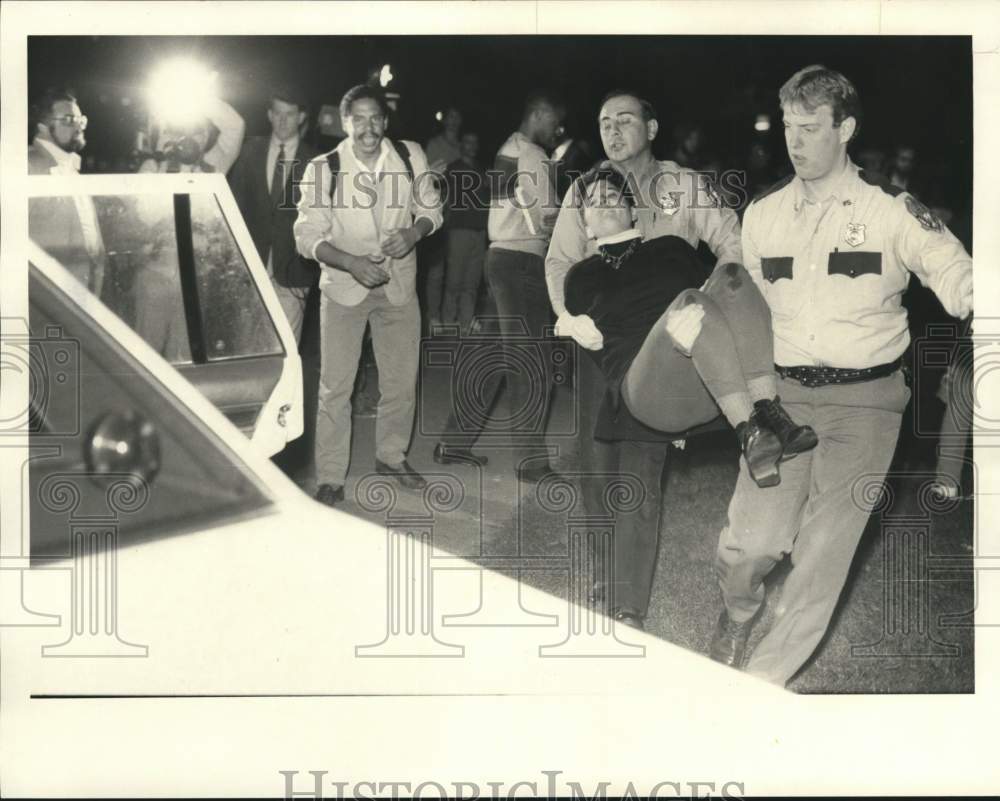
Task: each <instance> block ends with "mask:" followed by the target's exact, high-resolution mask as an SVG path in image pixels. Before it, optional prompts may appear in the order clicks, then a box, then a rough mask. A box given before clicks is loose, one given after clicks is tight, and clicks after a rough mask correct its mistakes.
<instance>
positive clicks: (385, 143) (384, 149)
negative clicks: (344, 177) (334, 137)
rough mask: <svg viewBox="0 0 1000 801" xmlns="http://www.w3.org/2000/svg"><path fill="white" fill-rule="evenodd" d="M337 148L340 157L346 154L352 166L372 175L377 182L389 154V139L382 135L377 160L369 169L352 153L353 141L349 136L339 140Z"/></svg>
mask: <svg viewBox="0 0 1000 801" xmlns="http://www.w3.org/2000/svg"><path fill="white" fill-rule="evenodd" d="M337 149H338V150H339V151H340V156H341V158H343V157H344V156H345V155H346V156H347V158H349V159H350V160H351V161H352V162H354V167H355V169H356V170H357V171H358V172H363V173H368V174H369V175H371V176H372V178H374V179H375V181H376V183H377V182H378V179H379V176H380V175H381V174H382V169H383V168H384V167H385V160H386V157H387V156H388V155H389V149H390V148H389V140H388V139H386V138H385V137H383V138H382V144H381V146H380V147H379V156H378V161H376V162H375V167H374V169H371V170H370V169H368V167H366V166H365V165H364V164H362V163H361V160H360V159H359V158H358V157H357V156H355V155H354V143H353V142H352V141H351V138H350V137H348V138H347V139H345V140H344V141H343V142H341V143H340V144H339V145H338V146H337Z"/></svg>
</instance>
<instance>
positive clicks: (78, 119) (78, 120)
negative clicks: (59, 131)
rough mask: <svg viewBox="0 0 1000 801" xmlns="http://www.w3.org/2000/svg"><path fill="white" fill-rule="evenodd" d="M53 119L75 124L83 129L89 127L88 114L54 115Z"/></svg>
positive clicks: (64, 123) (65, 123)
mask: <svg viewBox="0 0 1000 801" xmlns="http://www.w3.org/2000/svg"><path fill="white" fill-rule="evenodd" d="M52 121H53V122H59V123H62V124H63V125H66V126H70V125H74V126H76V127H77V128H79V129H80V130H81V131H83V130H86V128H87V115H86V114H81V115H79V116H77V115H76V114H63V115H62V116H61V117H53V118H52Z"/></svg>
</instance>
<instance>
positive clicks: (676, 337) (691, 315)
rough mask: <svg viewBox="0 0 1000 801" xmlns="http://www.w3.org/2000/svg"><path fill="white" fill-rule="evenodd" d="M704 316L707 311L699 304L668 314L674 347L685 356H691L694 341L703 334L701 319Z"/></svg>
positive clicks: (669, 329)
mask: <svg viewBox="0 0 1000 801" xmlns="http://www.w3.org/2000/svg"><path fill="white" fill-rule="evenodd" d="M704 316H705V310H704V309H703V308H702V307H701V306H700V305H699V304H697V303H692V304H691V305H689V306H685V307H684V308H682V309H677V310H675V311H668V312H667V333H668V334H670V338H671V339H672V340H673V341H674V347H676V348H677V350H679V351H680V352H681V353H683V354H684V355H685V356H690V355H691V348H693V347H694V341H695V340H696V339H697V338H698V334H700V333H701V318H702V317H704Z"/></svg>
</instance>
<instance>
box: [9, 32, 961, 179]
mask: <svg viewBox="0 0 1000 801" xmlns="http://www.w3.org/2000/svg"><path fill="white" fill-rule="evenodd" d="M176 54H187V55H194V56H197V57H198V58H199V59H200V60H202V61H203V62H205V63H206V64H207V65H210V66H212V67H213V68H215V69H217V70H219V72H220V75H221V79H222V95H223V96H224V97H225V98H226V99H227V100H229V101H230V102H231V103H232V104H233V105H234V106H236V108H237V109H238V110H240V111H241V113H243V114H244V117H245V118H246V119H247V121H248V131H249V132H250V133H263V132H265V128H266V120H265V118H264V107H265V105H264V104H265V103H266V97H267V87H268V85H269V84H270V83H271V82H272V81H274V80H275V79H278V80H286V81H287V80H297V81H298V82H299V83H300V85H302V86H303V87H304V88H305V89H306V91H307V93H308V96H309V97H310V100H311V102H312V103H313V104H315V105H318V104H319V103H324V102H325V103H336V102H337V101H338V100H339V98H340V96H341V94H342V93H343V92H344V90H346V89H347V88H348V87H350V86H351V85H353V84H355V83H360V82H362V81H363V80H364V79H365V78H366V75H367V72H368V70H369V69H370V68H372V67H376V66H378V65H381V64H383V63H386V62H388V63H389V64H391V65H392V71H393V73H394V75H395V76H396V78H395V80H394V81H393V83H392V85H391V87H390V88H392V89H394V90H395V91H398V92H400V93H401V95H402V101H401V108H400V114H399V117H398V119H397V120H395V121H394V125H393V129H392V132H393V133H395V135H396V136H405V137H406V138H412V139H416V140H417V141H420V142H424V141H426V139H427V138H428V137H429V136H430V135H431V134H432V133H433V132H434V119H433V115H434V112H435V111H436V110H438V109H440V108H442V107H443V106H444V105H446V104H447V103H449V102H453V103H455V104H457V105H458V106H459V107H461V108H462V109H463V111H464V112H465V117H466V120H467V125H466V127H467V128H474V129H478V130H479V132H480V134H481V136H482V138H483V143H484V155H485V156H486V158H487V159H489V158H490V156H491V153H492V151H493V150H495V148H496V146H498V145H499V143H500V142H501V141H502V140H503V139H504V138H505V137H506V136H507V135H508V134H509V133H510V132H511V131H512V130H513V129H514V128H515V127H516V126H517V124H518V121H519V115H520V106H521V102H522V100H523V97H524V95H525V94H526V92H527V91H529V90H530V89H532V88H534V87H536V86H548V87H553V88H555V89H557V90H560V91H561V92H562V93H563V94H564V95H565V97H566V98H567V100H568V105H569V108H570V125H571V128H572V129H573V130H574V131H575V133H577V135H579V136H583V137H585V138H589V139H592V140H593V141H594V142H595V143H598V137H597V133H596V122H595V119H596V114H597V107H598V104H599V101H600V98H601V97H602V96H603V95H604V93H605V92H606V91H608V90H609V89H611V88H615V87H618V86H622V85H625V86H634V87H636V88H638V89H639V90H640V91H643V92H646V93H647V95H648V96H649V97H650V99H652V100H653V102H654V103H655V104H656V105H657V107H658V109H659V111H660V118H661V120H660V121H661V133H660V137H659V139H658V141H657V147H656V150H657V152H658V154H660V155H665V153H666V152H667V151H668V149H669V147H670V143H671V134H670V131H671V128H672V126H673V124H674V123H677V122H680V121H684V120H693V121H697V122H699V123H701V124H702V125H703V126H704V127H705V129H706V131H707V133H708V139H709V143H710V148H711V150H712V151H714V152H715V153H717V154H718V155H719V156H721V157H722V159H723V161H724V162H726V165H727V166H729V165H730V164H731V165H733V166H739V165H740V164H741V163H742V161H743V159H744V157H745V153H746V149H747V147H748V146H749V143H750V141H751V138H752V135H753V132H752V126H753V120H754V115H755V114H757V113H760V112H771V113H774V112H776V111H777V100H776V96H777V89H778V87H779V86H780V85H781V84H782V83H783V82H784V81H785V80H786V79H787V78H788V77H789V76H790V75H791V74H792V73H793V72H794V71H795V70H797V69H799V68H800V67H803V66H805V65H807V64H813V63H823V64H826V65H827V66H829V67H832V68H835V69H838V70H840V71H842V72H844V73H845V74H846V75H847V76H848V77H850V78H851V79H852V80H853V81H854V82H855V85H856V86H857V87H858V91H859V93H860V95H861V99H862V104H863V106H864V113H865V118H864V125H863V130H862V134H861V137H860V138H859V140H858V144H857V146H858V147H863V146H875V147H880V148H882V149H886V150H887V149H890V148H891V147H892V146H893V145H896V144H901V143H903V142H904V141H906V142H910V143H913V144H915V145H916V146H917V147H918V149H919V151H920V154H921V158H922V159H923V160H924V161H925V162H926V163H937V164H939V165H946V168H947V170H946V171H947V174H948V181H949V183H950V184H951V186H950V187H949V189H950V192H949V194H951V193H956V194H960V195H970V194H971V171H972V167H971V159H972V144H971V140H972V47H971V38H970V37H927V36H919V37H863V36H850V37H764V36H657V37H652V36H650V37H621V36H619V37H600V36H510V37H501V36H488V37H484V36H461V37H443V36H432V37H427V36H378V37H376V36H372V37H358V36H352V37H337V36H327V37H306V36H297V37H270V36H245V37H233V36H218V37H198V38H193V37H150V36H144V37H138V36H134V37H32V38H31V39H30V40H29V47H28V77H29V88H30V90H31V92H32V93H34V92H37V91H38V90H39V89H40V88H42V87H43V86H45V85H47V84H50V83H68V84H69V85H71V86H73V87H75V88H76V90H77V93H78V95H79V97H80V100H81V104H82V106H83V109H84V112H85V113H87V114H88V115H89V116H90V118H91V127H90V130H88V139H90V141H91V145H90V147H91V148H94V151H93V152H95V153H102V154H103V153H108V151H109V150H111V151H114V150H120V149H121V148H122V147H126V146H127V145H126V144H125V143H127V142H130V141H131V134H132V131H131V130H128V129H129V128H130V127H131V128H132V130H134V126H135V123H134V121H132V120H130V117H134V115H135V114H136V113H137V112H140V111H141V107H139V106H136V105H133V106H132V107H131V108H128V109H126V108H123V107H122V106H121V105H120V97H121V95H122V94H131V95H132V96H134V97H137V98H139V99H140V100H141V97H142V95H141V90H142V87H143V85H144V83H145V81H146V79H147V77H148V74H149V72H150V70H151V69H152V68H154V67H155V65H156V64H157V63H158V62H160V61H161V60H163V59H164V58H166V57H168V56H172V55H176ZM101 94H104V95H106V102H105V103H102V102H101V98H100V95H101ZM776 121H777V118H776ZM99 139H100V140H101V141H98V140H99ZM772 140H773V144H774V151H775V153H777V154H778V155H779V160H780V161H783V160H784V151H783V143H782V141H781V136H780V122H778V124H777V125H775V126H774V128H773V129H772Z"/></svg>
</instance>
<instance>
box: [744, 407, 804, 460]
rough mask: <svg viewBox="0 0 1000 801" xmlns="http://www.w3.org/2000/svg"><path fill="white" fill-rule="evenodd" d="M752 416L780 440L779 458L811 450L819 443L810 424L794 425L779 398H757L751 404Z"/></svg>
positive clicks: (782, 458)
mask: <svg viewBox="0 0 1000 801" xmlns="http://www.w3.org/2000/svg"><path fill="white" fill-rule="evenodd" d="M753 416H754V418H756V420H757V422H758V423H759V424H760V425H761V426H763V427H764V428H769V429H771V431H773V432H774V433H775V434H777V435H778V439H780V440H781V448H782V454H781V460H782V461H784V460H785V459H791V458H792V457H793V456H795V455H796V454H799V453H805V452H806V451H811V450H812V449H813V448H815V447H816V445H817V443H819V437H817V436H816V432H815V431H813V429H812V426H800V425H796V423H795V421H794V420H792V418H791V417H789V415H788V412H786V411H785V407H784V406H782V405H781V398H777V397H776V398H775V399H774V400H759V401H757V402H756V403H755V404H754V405H753Z"/></svg>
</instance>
